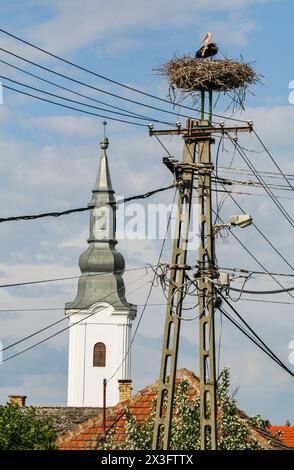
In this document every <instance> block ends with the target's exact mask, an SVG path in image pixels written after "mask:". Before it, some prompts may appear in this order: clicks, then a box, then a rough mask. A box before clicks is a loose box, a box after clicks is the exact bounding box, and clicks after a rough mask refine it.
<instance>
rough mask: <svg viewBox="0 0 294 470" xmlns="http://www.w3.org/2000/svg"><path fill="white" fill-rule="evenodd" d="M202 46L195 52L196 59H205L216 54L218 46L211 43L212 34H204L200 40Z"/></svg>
mask: <svg viewBox="0 0 294 470" xmlns="http://www.w3.org/2000/svg"><path fill="white" fill-rule="evenodd" d="M202 42H203V43H204V46H202V47H201V48H200V49H199V51H197V52H196V54H195V57H196V58H197V59H206V58H207V57H213V56H214V55H216V54H217V52H218V46H217V44H216V43H215V42H213V41H212V34H211V33H206V34H205V36H204V38H203V39H202Z"/></svg>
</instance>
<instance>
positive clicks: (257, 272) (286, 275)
mask: <svg viewBox="0 0 294 470" xmlns="http://www.w3.org/2000/svg"><path fill="white" fill-rule="evenodd" d="M219 269H221V270H224V271H233V272H234V273H237V272H238V273H241V274H260V275H269V274H272V275H273V276H283V277H294V274H290V273H277V272H267V271H253V270H252V269H250V270H249V269H245V268H224V267H219Z"/></svg>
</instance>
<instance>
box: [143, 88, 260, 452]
mask: <svg viewBox="0 0 294 470" xmlns="http://www.w3.org/2000/svg"><path fill="white" fill-rule="evenodd" d="M210 102H211V97H210ZM203 115H204V110H203V113H202V119H201V120H193V119H188V121H187V128H186V129H182V128H180V127H179V128H178V129H177V130H172V131H165V130H160V131H155V130H153V129H151V130H150V135H157V136H160V135H182V136H183V138H184V152H183V159H182V162H178V161H176V160H175V159H173V158H165V159H164V163H165V164H166V165H167V166H168V168H169V169H170V170H171V171H172V172H173V173H174V175H175V177H176V181H177V183H178V187H179V199H178V213H177V222H176V233H175V239H174V244H173V255H172V264H171V265H170V277H169V291H168V301H167V309H166V319H165V329H164V336H163V348H162V356H161V367H160V377H159V386H158V396H157V404H156V415H155V424H154V433H153V443H152V449H154V450H156V449H159V448H161V447H162V448H163V450H168V449H169V443H170V436H171V422H172V414H173V400H174V390H175V379H176V369H177V357H178V345H179V337H180V326H181V315H182V303H183V285H184V283H185V279H186V278H187V276H186V270H187V269H189V266H187V264H186V259H187V238H188V229H189V221H190V212H191V204H192V189H193V183H194V174H195V173H198V204H199V208H200V214H199V227H200V234H199V239H200V242H199V259H198V272H197V273H196V276H195V282H197V284H198V295H199V339H200V341H199V357H200V408H201V410H200V435H201V436H200V442H201V449H203V450H205V449H211V450H216V449H217V400H216V371H215V369H216V368H215V326H214V313H215V300H216V292H215V287H214V282H213V281H214V280H215V279H217V277H218V273H217V269H216V265H215V240H214V229H213V224H212V197H211V172H212V171H213V165H212V162H211V144H212V143H214V140H213V138H212V134H214V133H219V134H223V135H224V134H225V133H231V132H232V133H234V135H235V134H236V133H237V132H240V131H243V132H250V131H251V130H252V126H251V125H249V126H244V127H225V126H224V125H220V126H219V127H212V126H211V107H210V116H209V119H208V120H204V119H203ZM196 149H197V151H198V152H197V153H198V161H197V162H196V163H195V153H196V152H195V151H196ZM161 437H163V443H161V442H160V440H161Z"/></svg>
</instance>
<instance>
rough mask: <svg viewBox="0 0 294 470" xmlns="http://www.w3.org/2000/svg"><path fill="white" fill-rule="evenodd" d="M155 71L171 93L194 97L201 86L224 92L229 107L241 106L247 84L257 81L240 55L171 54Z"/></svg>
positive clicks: (201, 89)
mask: <svg viewBox="0 0 294 470" xmlns="http://www.w3.org/2000/svg"><path fill="white" fill-rule="evenodd" d="M156 73H158V74H159V75H163V76H165V77H167V78H168V80H169V82H170V87H171V91H172V93H173V95H174V97H176V96H177V95H180V97H181V99H183V98H185V97H186V96H189V95H190V96H192V97H193V98H197V95H199V92H201V91H203V90H204V91H209V90H211V91H216V92H224V93H227V94H229V96H230V97H231V99H232V100H233V107H243V103H244V100H245V95H246V91H247V89H248V87H249V86H250V85H253V84H256V83H260V81H261V76H260V75H257V73H256V72H255V71H254V69H253V68H252V65H251V64H246V63H244V62H243V61H242V59H241V60H239V61H236V60H232V59H224V60H210V59H208V60H206V59H195V58H193V57H191V56H184V57H174V58H173V59H172V60H170V61H169V62H166V63H165V64H163V65H162V66H160V67H159V68H158V69H156ZM230 92H232V93H231V94H230Z"/></svg>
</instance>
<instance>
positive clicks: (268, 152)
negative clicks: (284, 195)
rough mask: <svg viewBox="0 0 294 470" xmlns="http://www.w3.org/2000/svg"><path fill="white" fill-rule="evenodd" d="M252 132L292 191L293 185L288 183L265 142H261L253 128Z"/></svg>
mask: <svg viewBox="0 0 294 470" xmlns="http://www.w3.org/2000/svg"><path fill="white" fill-rule="evenodd" d="M253 134H254V135H255V136H256V138H257V140H258V141H259V143H260V144H261V145H262V147H263V149H264V151H265V152H266V153H267V154H268V156H269V157H270V159H271V161H272V162H273V164H274V165H275V167H276V168H277V170H278V171H279V173H280V174H281V176H282V177H283V178H284V180H285V181H287V183H288V185H289V186H290V188H291V189H292V190H293V191H294V186H293V185H292V184H291V183H290V181H289V179H288V178H287V176H286V175H285V173H284V172H283V171H282V169H281V167H280V166H279V165H278V164H277V162H276V161H275V159H274V158H273V156H272V154H271V153H270V151H269V150H268V148H267V147H266V146H265V144H264V143H263V141H262V140H261V138H260V137H259V135H258V134H257V132H256V131H255V130H254V129H253Z"/></svg>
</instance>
